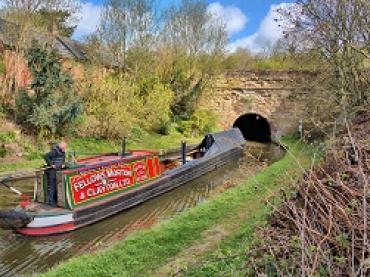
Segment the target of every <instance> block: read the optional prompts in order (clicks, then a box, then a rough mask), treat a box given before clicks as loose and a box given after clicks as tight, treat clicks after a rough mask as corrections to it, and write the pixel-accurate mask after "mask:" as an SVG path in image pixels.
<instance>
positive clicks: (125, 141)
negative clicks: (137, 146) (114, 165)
mask: <svg viewBox="0 0 370 277" xmlns="http://www.w3.org/2000/svg"><path fill="white" fill-rule="evenodd" d="M126 145H127V137H124V138H123V140H122V149H121V151H122V152H121V156H122V157H125V156H126V155H127V153H126Z"/></svg>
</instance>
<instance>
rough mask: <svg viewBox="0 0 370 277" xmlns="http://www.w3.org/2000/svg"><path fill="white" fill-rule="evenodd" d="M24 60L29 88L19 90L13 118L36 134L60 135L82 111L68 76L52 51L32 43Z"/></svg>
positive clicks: (70, 78)
mask: <svg viewBox="0 0 370 277" xmlns="http://www.w3.org/2000/svg"><path fill="white" fill-rule="evenodd" d="M27 60H28V67H29V69H30V71H31V73H32V75H33V80H32V83H31V90H32V91H25V90H21V91H19V95H18V97H17V99H16V101H17V103H16V104H17V108H16V109H17V121H18V122H19V123H21V124H22V125H24V126H25V127H26V128H27V129H29V130H30V131H34V132H35V133H36V134H38V135H40V136H44V135H63V134H65V133H66V131H67V130H66V128H67V126H68V125H69V124H71V123H73V121H74V120H75V119H76V118H77V117H78V116H79V115H80V114H81V112H82V103H81V101H80V99H79V97H78V96H77V94H76V93H75V91H74V87H73V80H72V77H71V75H70V74H68V73H66V72H64V71H63V69H62V65H61V63H60V58H59V56H58V54H57V53H56V51H55V50H53V49H51V48H49V47H41V46H40V45H38V44H37V43H36V42H33V44H32V47H31V48H30V49H29V50H28V51H27ZM30 126H31V127H30Z"/></svg>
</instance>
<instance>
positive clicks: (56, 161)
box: [44, 145, 66, 169]
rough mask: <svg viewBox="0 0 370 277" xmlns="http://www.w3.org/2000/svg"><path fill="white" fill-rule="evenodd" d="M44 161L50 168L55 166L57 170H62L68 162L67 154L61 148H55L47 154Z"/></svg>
mask: <svg viewBox="0 0 370 277" xmlns="http://www.w3.org/2000/svg"><path fill="white" fill-rule="evenodd" d="M44 159H45V161H46V163H47V165H48V166H52V165H55V168H56V169H61V168H62V165H63V164H65V161H66V153H65V152H63V151H62V149H60V148H59V146H58V145H57V146H55V147H53V149H52V150H51V151H50V152H48V153H46V154H45V156H44Z"/></svg>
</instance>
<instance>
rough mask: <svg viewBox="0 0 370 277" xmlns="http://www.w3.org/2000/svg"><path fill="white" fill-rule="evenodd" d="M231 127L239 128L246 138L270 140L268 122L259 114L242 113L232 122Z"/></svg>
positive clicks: (259, 140) (260, 140)
mask: <svg viewBox="0 0 370 277" xmlns="http://www.w3.org/2000/svg"><path fill="white" fill-rule="evenodd" d="M233 127H236V128H239V129H240V131H241V132H242V134H243V136H244V138H245V139H246V140H250V141H258V142H263V143H268V142H271V128H270V124H269V122H268V121H267V119H266V118H264V117H263V116H261V115H259V114H256V113H248V114H244V115H242V116H240V117H239V118H238V119H237V120H236V121H235V122H234V125H233Z"/></svg>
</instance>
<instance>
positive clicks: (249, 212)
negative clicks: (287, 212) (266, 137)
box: [42, 140, 314, 276]
mask: <svg viewBox="0 0 370 277" xmlns="http://www.w3.org/2000/svg"><path fill="white" fill-rule="evenodd" d="M285 143H286V145H287V146H289V148H290V151H289V154H286V155H285V157H284V158H283V159H281V160H279V161H278V162H276V163H274V164H273V165H271V166H269V167H268V168H266V169H265V170H263V171H262V172H260V173H259V174H257V175H256V176H255V177H253V178H250V179H248V180H247V181H245V182H242V184H240V185H239V186H237V187H235V188H231V189H229V190H227V191H226V192H225V193H223V194H220V195H218V196H216V197H214V198H212V199H210V200H207V201H205V202H204V203H202V204H201V205H199V206H197V207H195V208H193V209H191V210H189V211H187V212H184V213H182V214H180V215H179V216H177V217H175V218H173V219H172V220H169V221H166V222H163V223H161V224H159V225H156V226H155V227H153V228H151V229H149V230H144V231H139V232H137V233H135V234H132V235H130V236H129V237H128V238H126V239H125V240H123V241H121V242H118V243H116V244H115V245H114V246H112V247H110V248H108V249H106V250H104V251H101V252H98V253H94V254H90V255H89V254H87V255H83V256H80V257H77V258H72V259H71V260H69V261H67V262H65V263H62V264H61V265H59V266H57V267H55V268H54V269H52V270H51V271H49V272H47V273H45V274H43V275H42V276H88V275H92V276H114V275H117V276H141V275H144V274H145V275H148V272H151V273H152V274H154V272H155V271H157V272H161V271H162V270H163V273H164V274H167V273H168V274H171V272H168V270H169V269H166V265H169V264H170V265H171V263H173V264H176V259H178V258H181V255H182V254H184V253H186V249H189V248H191V247H194V246H195V245H197V244H198V243H202V241H204V238H205V234H207V231H208V236H209V237H217V236H216V235H212V234H215V230H221V229H222V228H223V227H224V229H225V230H226V231H225V232H224V234H222V235H221V236H218V237H219V238H220V239H227V238H230V237H232V236H233V235H235V234H236V233H237V232H240V231H241V229H242V228H245V226H248V230H249V232H248V233H249V235H250V234H252V232H253V229H254V228H255V227H256V226H258V225H260V224H262V223H263V222H264V221H265V218H266V216H267V215H268V214H269V212H270V208H269V207H268V205H267V204H266V203H265V200H267V199H269V198H271V197H272V196H273V195H274V194H275V193H277V192H278V191H279V190H280V189H282V188H289V185H290V184H292V183H294V182H295V181H296V180H297V179H298V178H299V177H300V176H301V175H302V173H303V172H302V167H309V166H310V165H311V163H312V157H313V156H314V149H312V148H310V147H308V146H306V145H303V144H300V143H297V142H296V141H292V140H287V141H285ZM297 162H298V163H297ZM230 226H233V228H230ZM220 228H221V229H220ZM228 228H229V229H228ZM230 229H232V230H230ZM228 230H229V231H228ZM247 235H248V234H247ZM206 236H207V235H206ZM247 238H248V236H247ZM219 243H220V242H219V241H217V239H216V240H215V241H214V242H212V243H210V244H209V247H208V248H207V247H205V248H204V251H203V252H206V251H208V250H210V249H212V248H214V247H217V245H219ZM199 254H200V255H202V251H201V250H200V251H199ZM185 263H190V264H191V263H192V261H191V260H189V261H187V262H185ZM170 269H174V270H176V268H175V267H174V266H172V265H171V266H170Z"/></svg>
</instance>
